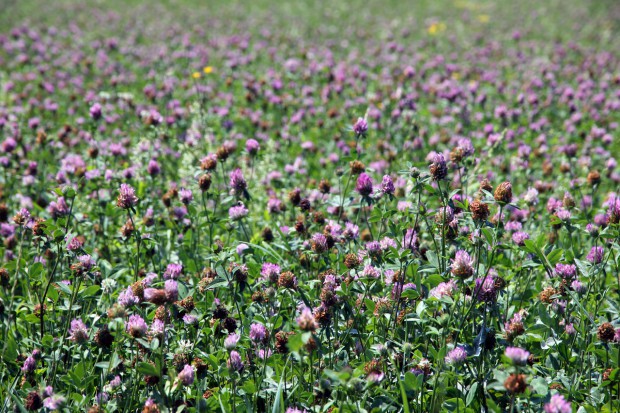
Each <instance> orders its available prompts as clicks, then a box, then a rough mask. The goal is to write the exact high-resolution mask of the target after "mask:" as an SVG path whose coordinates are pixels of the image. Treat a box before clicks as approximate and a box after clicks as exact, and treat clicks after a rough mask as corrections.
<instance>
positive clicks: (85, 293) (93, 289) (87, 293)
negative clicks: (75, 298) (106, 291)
mask: <svg viewBox="0 0 620 413" xmlns="http://www.w3.org/2000/svg"><path fill="white" fill-rule="evenodd" d="M99 290H101V287H100V286H98V285H91V286H90V287H87V288H84V289H83V290H82V291H81V292H80V295H81V296H82V298H87V297H92V296H94V295H95V294H97V293H98V292H99Z"/></svg>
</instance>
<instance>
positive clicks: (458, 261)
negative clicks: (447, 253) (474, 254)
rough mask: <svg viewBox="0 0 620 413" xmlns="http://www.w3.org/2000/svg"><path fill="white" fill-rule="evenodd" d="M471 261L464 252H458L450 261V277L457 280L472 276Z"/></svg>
mask: <svg viewBox="0 0 620 413" xmlns="http://www.w3.org/2000/svg"><path fill="white" fill-rule="evenodd" d="M472 264H473V260H472V259H471V257H470V256H469V254H468V253H467V251H464V250H458V251H457V252H456V255H455V257H454V259H453V260H452V267H451V268H452V275H454V276H456V277H459V278H468V277H471V276H472V275H473V274H474V267H473V266H472Z"/></svg>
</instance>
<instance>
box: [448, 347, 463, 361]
mask: <svg viewBox="0 0 620 413" xmlns="http://www.w3.org/2000/svg"><path fill="white" fill-rule="evenodd" d="M465 359H467V351H466V350H465V348H464V347H463V346H456V347H455V348H453V349H452V350H450V351H449V352H448V355H447V356H446V364H452V365H455V366H459V365H461V364H463V362H464V361H465Z"/></svg>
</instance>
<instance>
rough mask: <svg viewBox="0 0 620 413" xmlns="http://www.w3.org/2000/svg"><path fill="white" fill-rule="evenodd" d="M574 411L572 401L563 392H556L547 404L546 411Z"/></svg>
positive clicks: (546, 412) (550, 412)
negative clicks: (568, 400) (565, 397)
mask: <svg viewBox="0 0 620 413" xmlns="http://www.w3.org/2000/svg"><path fill="white" fill-rule="evenodd" d="M572 411H573V409H572V407H571V405H570V403H569V402H567V401H566V399H564V396H562V395H561V394H554V395H553V396H551V400H549V403H547V404H545V413H571V412H572Z"/></svg>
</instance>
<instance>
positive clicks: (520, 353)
mask: <svg viewBox="0 0 620 413" xmlns="http://www.w3.org/2000/svg"><path fill="white" fill-rule="evenodd" d="M505 354H506V357H508V358H509V359H510V360H511V361H512V363H513V364H515V365H517V366H525V365H526V364H527V359H528V357H529V356H530V352H529V351H527V350H523V349H522V348H519V347H507V348H506V352H505Z"/></svg>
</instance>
